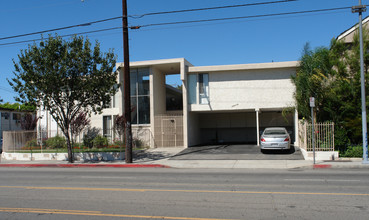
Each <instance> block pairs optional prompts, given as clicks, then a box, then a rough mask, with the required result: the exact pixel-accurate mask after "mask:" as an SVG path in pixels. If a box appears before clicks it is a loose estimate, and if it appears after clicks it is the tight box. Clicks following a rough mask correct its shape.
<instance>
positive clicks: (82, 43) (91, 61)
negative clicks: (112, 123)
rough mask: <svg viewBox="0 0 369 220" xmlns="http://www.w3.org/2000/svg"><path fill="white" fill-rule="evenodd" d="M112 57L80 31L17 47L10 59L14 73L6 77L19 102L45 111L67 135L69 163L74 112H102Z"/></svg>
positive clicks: (113, 78) (112, 75)
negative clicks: (12, 57) (12, 75)
mask: <svg viewBox="0 0 369 220" xmlns="http://www.w3.org/2000/svg"><path fill="white" fill-rule="evenodd" d="M115 62H116V57H115V55H114V53H113V52H112V51H109V52H107V53H102V52H101V51H100V44H99V43H98V42H96V44H95V46H94V47H93V48H92V46H91V43H90V41H89V40H88V39H87V38H86V39H84V38H83V37H81V36H79V37H78V36H74V37H72V38H71V39H70V40H68V41H66V40H63V39H62V38H61V37H59V36H55V37H53V36H51V35H50V36H49V38H48V39H46V40H42V41H41V42H40V43H39V44H38V45H37V44H36V43H34V44H33V45H29V46H28V49H26V50H21V52H20V54H19V55H18V62H15V60H14V59H13V63H14V67H15V71H14V72H13V73H14V75H15V77H14V78H12V79H11V80H9V79H8V82H9V84H10V85H11V86H12V88H13V89H14V90H15V91H16V92H17V93H18V96H17V97H15V98H16V100H17V101H20V102H22V103H31V104H34V105H36V106H38V107H39V108H41V109H44V110H47V111H49V112H50V114H51V116H52V117H53V119H54V120H55V121H56V123H57V124H58V126H59V127H60V128H61V131H62V132H63V134H64V136H65V137H66V140H67V146H68V160H69V162H71V163H73V157H72V145H71V136H72V134H71V123H72V121H73V120H74V119H75V118H76V117H77V116H78V114H79V112H81V111H84V112H87V113H91V112H93V113H101V110H102V108H104V107H105V106H107V105H108V103H109V102H110V99H111V96H113V95H114V94H115V93H116V91H117V86H114V85H116V84H117V72H116V71H113V68H114V66H115Z"/></svg>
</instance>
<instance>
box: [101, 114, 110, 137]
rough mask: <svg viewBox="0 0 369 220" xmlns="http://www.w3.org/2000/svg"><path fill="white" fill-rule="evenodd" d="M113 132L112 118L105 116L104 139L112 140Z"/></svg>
mask: <svg viewBox="0 0 369 220" xmlns="http://www.w3.org/2000/svg"><path fill="white" fill-rule="evenodd" d="M111 130H112V126H111V116H110V115H108V116H103V135H104V137H108V138H111V133H112V132H111Z"/></svg>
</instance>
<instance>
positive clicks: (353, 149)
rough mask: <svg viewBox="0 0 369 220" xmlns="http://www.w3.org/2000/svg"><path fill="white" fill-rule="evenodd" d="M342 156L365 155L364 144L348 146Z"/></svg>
mask: <svg viewBox="0 0 369 220" xmlns="http://www.w3.org/2000/svg"><path fill="white" fill-rule="evenodd" d="M342 157H359V158H360V157H363V146H360V145H354V146H348V148H347V150H346V152H344V153H343V154H342Z"/></svg>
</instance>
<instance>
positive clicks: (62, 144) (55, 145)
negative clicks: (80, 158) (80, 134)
mask: <svg viewBox="0 0 369 220" xmlns="http://www.w3.org/2000/svg"><path fill="white" fill-rule="evenodd" d="M46 146H47V147H48V148H51V149H59V148H66V147H67V143H66V140H65V138H64V137H61V136H58V135H57V136H55V137H52V138H49V139H47V140H46Z"/></svg>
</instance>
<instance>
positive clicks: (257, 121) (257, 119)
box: [255, 108, 260, 146]
mask: <svg viewBox="0 0 369 220" xmlns="http://www.w3.org/2000/svg"><path fill="white" fill-rule="evenodd" d="M255 112H256V138H257V140H256V143H257V145H258V146H260V128H259V112H260V110H259V109H258V108H256V109H255Z"/></svg>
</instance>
